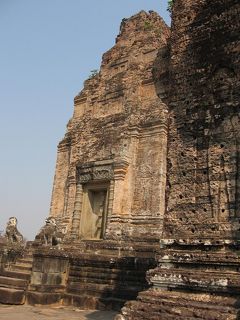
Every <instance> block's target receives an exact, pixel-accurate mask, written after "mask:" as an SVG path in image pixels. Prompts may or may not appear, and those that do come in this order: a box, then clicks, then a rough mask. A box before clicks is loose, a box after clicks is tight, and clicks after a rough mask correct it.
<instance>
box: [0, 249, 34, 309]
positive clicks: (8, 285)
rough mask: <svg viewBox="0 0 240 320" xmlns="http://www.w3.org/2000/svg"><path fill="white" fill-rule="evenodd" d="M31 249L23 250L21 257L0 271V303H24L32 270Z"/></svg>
mask: <svg viewBox="0 0 240 320" xmlns="http://www.w3.org/2000/svg"><path fill="white" fill-rule="evenodd" d="M32 262H33V255H32V250H31V249H30V250H29V249H27V250H25V253H24V255H23V256H22V257H21V258H17V260H16V262H15V263H11V264H9V265H8V266H6V267H5V268H4V270H2V271H1V273H0V303H3V304H24V303H25V300H26V291H27V288H28V284H29V282H30V277H31V271H32Z"/></svg>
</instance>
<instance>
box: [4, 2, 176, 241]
mask: <svg viewBox="0 0 240 320" xmlns="http://www.w3.org/2000/svg"><path fill="white" fill-rule="evenodd" d="M167 2H168V1H167V0H166V1H165V0H164V1H161V0H121V1H120V0H119V1H117V0H86V1H84V0H0V43H1V50H0V108H1V109H0V111H1V112H0V150H1V156H0V230H3V229H5V225H6V222H7V221H8V217H10V216H16V217H17V218H18V221H19V224H18V227H19V230H20V231H21V232H22V233H23V235H24V236H25V237H26V238H28V239H29V240H30V239H33V237H34V235H35V234H36V233H37V231H38V230H39V228H40V227H41V226H42V225H43V224H44V219H45V217H47V216H48V213H49V205H50V198H51V191H52V182H53V176H54V169H55V161H56V152H57V144H58V142H59V141H60V140H61V139H62V137H63V136H64V133H65V128H66V124H67V122H68V120H69V119H70V117H71V115H72V112H73V98H74V96H75V95H76V94H77V93H78V92H79V91H80V90H81V89H82V84H83V81H84V80H85V79H86V78H88V76H89V74H90V71H91V70H93V69H99V66H100V62H101V56H102V54H103V53H104V52H105V51H106V50H108V49H109V48H111V47H112V46H113V45H114V41H115V37H116V36H117V34H118V31H119V26H120V22H121V20H122V18H127V17H130V16H131V15H133V14H135V13H137V12H138V11H140V10H155V11H157V12H158V13H159V14H160V15H161V16H162V17H163V18H164V20H165V21H166V22H167V23H168V24H170V19H169V15H168V13H167V11H166V9H167Z"/></svg>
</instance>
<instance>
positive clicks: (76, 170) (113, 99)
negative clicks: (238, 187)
mask: <svg viewBox="0 0 240 320" xmlns="http://www.w3.org/2000/svg"><path fill="white" fill-rule="evenodd" d="M169 34H170V31H169V28H168V26H167V25H166V24H165V23H164V21H163V20H162V19H161V18H160V17H159V16H158V15H157V14H156V13H155V12H150V13H146V12H144V11H142V12H140V13H139V14H137V15H135V16H133V17H131V18H130V19H123V21H122V24H121V27H120V34H119V35H118V36H117V38H116V44H115V45H114V47H113V48H112V49H110V50H109V51H108V52H106V53H105V54H104V55H103V58H102V64H101V67H100V70H99V72H98V73H97V74H94V75H92V76H90V78H89V79H88V80H86V81H85V83H84V89H83V90H82V91H81V92H80V93H79V94H78V95H77V96H76V97H75V99H74V114H73V117H72V119H71V120H70V121H69V123H68V126H67V133H66V135H65V137H64V139H63V140H62V141H61V142H60V144H59V146H58V158H57V166H56V174H55V179H54V186H53V194H52V202H51V211H50V215H51V216H54V217H55V218H57V220H58V221H59V222H60V223H61V224H62V227H63V228H66V232H67V235H68V236H69V237H71V238H73V239H76V240H78V239H79V240H81V239H82V240H84V239H88V240H90V239H95V240H96V239H115V240H132V239H135V240H138V241H146V240H147V239H148V240H149V241H154V242H156V241H157V242H158V241H159V238H160V234H161V232H162V222H163V214H164V210H165V184H166V150H167V107H166V105H165V104H164V103H163V102H162V99H164V98H165V97H166V94H167V92H166V91H167V86H166V82H167V63H168V48H167V40H168V38H169ZM159 61H160V62H159ZM153 69H154V72H153ZM154 74H157V75H158V81H157V82H156V81H155V79H154Z"/></svg>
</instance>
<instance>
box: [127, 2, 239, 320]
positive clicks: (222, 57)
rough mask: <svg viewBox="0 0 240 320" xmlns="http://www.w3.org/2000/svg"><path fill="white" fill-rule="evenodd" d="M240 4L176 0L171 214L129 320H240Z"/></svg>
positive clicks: (170, 102)
mask: <svg viewBox="0 0 240 320" xmlns="http://www.w3.org/2000/svg"><path fill="white" fill-rule="evenodd" d="M239 12H240V4H239V1H237V0H215V1H208V0H201V1H199V0H186V1H185V0H184V1H183V0H175V1H174V6H173V12H172V28H171V39H170V47H171V49H170V57H171V58H170V65H169V70H170V78H169V79H170V87H171V90H170V93H169V97H168V106H169V120H170V121H169V132H168V154H167V163H168V164H167V185H166V211H165V214H164V225H163V234H162V236H161V240H160V247H161V248H160V250H159V254H158V262H159V264H158V267H157V268H156V269H154V270H151V271H150V272H148V276H147V277H148V280H149V282H150V283H151V284H152V285H153V286H152V288H151V289H149V290H147V291H145V292H142V293H140V294H139V296H138V299H137V301H135V302H130V303H128V304H127V305H125V307H124V308H123V309H122V311H123V313H122V315H123V318H122V319H131V320H133V319H136V320H141V319H148V318H151V319H167V320H169V319H178V320H182V319H184V320H185V319H204V320H210V319H211V320H212V319H217V320H227V319H228V320H229V319H239V317H240V311H239V310H240V300H239V292H240V282H239V278H240V277H239V270H240V259H239V239H240V188H239V186H240V176H239V168H240V167H239V166H240V158H239V154H240V153H239V152H240V149H239V147H240V106H239V83H240V81H239V80H240V79H239V67H240V65H239V53H240V49H239V31H240V20H239Z"/></svg>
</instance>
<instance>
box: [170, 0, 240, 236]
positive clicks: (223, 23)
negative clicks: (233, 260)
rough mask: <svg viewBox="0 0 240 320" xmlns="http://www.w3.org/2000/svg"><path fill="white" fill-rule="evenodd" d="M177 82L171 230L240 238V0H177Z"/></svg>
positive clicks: (173, 40)
mask: <svg viewBox="0 0 240 320" xmlns="http://www.w3.org/2000/svg"><path fill="white" fill-rule="evenodd" d="M171 88H172V90H171V94H170V96H169V97H170V127H169V142H168V169H167V170H168V184H167V210H166V214H165V227H164V237H168V238H182V239H186V238H188V239H189V238H197V239H200V240H201V239H206V238H211V239H217V238H225V239H231V238H236V237H237V238H238V237H239V226H240V225H239V215H240V211H239V210H240V202H239V201H240V189H239V185H240V178H239V164H240V162H239V151H240V149H239V142H240V125H239V124H240V122H239V119H240V113H239V2H238V1H235V0H225V1H223V0H219V1H218V0H217V1H187V0H186V1H185V0H184V1H181V0H179V1H175V5H174V12H173V23H172V37H171Z"/></svg>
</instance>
